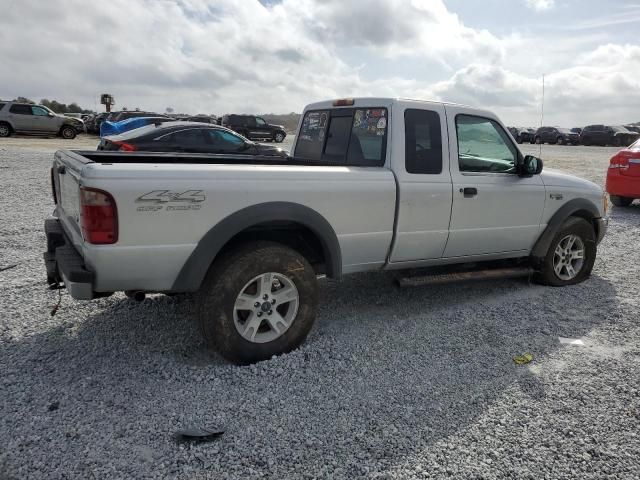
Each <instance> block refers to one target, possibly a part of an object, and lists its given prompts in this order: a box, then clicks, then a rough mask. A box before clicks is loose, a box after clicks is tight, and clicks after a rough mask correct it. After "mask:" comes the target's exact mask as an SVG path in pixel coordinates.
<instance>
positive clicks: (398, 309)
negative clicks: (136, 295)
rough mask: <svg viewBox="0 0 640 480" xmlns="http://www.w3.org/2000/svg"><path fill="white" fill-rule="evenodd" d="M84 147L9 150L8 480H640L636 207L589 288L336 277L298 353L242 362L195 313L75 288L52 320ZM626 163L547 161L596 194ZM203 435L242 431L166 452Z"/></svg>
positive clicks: (25, 143)
mask: <svg viewBox="0 0 640 480" xmlns="http://www.w3.org/2000/svg"><path fill="white" fill-rule="evenodd" d="M83 142H85V143H87V145H84V144H83ZM89 144H90V141H89V140H88V139H87V138H86V137H85V138H83V137H80V139H79V140H78V141H77V143H73V141H71V142H70V141H66V142H65V141H62V140H40V139H38V140H37V141H36V140H32V139H9V140H5V139H0V182H1V185H2V188H1V189H0V205H1V206H2V209H1V210H0V212H1V213H0V269H2V268H4V267H7V266H11V265H14V264H16V265H17V266H16V267H14V268H11V269H9V270H4V271H0V280H2V285H3V290H2V293H1V294H0V312H2V320H1V322H0V397H1V400H2V401H1V402H0V478H2V479H5V478H11V479H23V478H34V479H44V478H47V479H63V478H73V479H76V478H78V479H88V478H100V479H102V478H104V479H112V478H184V479H193V478H213V479H225V478H229V479H231V478H234V479H235V478H242V479H247V478H274V479H283V478H336V479H340V478H345V479H353V478H393V479H409V478H443V477H451V478H464V479H468V478H484V479H493V478H531V479H542V478H550V479H551V478H553V479H556V478H581V479H602V478H629V479H631V478H640V431H639V428H638V426H639V425H640V374H639V373H638V372H640V328H639V321H640V320H639V319H640V299H639V297H638V293H639V291H640V278H639V275H638V265H639V264H640V205H637V204H636V205H634V206H633V207H631V208H628V209H614V210H612V212H611V225H610V230H609V234H608V235H607V237H606V238H605V240H604V242H603V244H602V245H601V247H600V249H599V258H598V260H597V262H596V266H595V269H594V275H593V277H592V278H591V279H590V280H589V281H587V282H585V283H583V284H581V285H577V286H574V287H567V288H562V289H554V288H549V287H541V286H538V285H530V284H528V282H527V281H513V280H504V281H493V282H485V283H475V284H459V285H449V286H443V287H424V288H416V289H409V290H399V289H397V288H395V287H394V286H393V283H392V278H391V276H390V275H386V274H366V275H357V276H351V277H347V278H346V279H345V280H344V281H343V282H342V283H339V284H338V283H333V282H324V283H323V284H322V287H321V296H322V303H321V309H320V312H319V316H318V320H317V323H316V325H315V328H314V330H313V331H312V333H311V335H310V336H309V338H308V340H307V342H306V344H305V345H304V346H303V347H302V348H300V349H299V350H298V351H296V352H293V353H291V354H288V355H284V356H281V357H278V358H276V359H273V360H271V361H267V362H263V363H260V364H258V365H253V366H249V367H236V366H232V365H229V364H226V363H225V362H223V361H222V360H221V359H220V358H218V357H217V356H215V355H212V354H210V353H208V352H207V351H206V350H205V348H204V344H203V341H202V340H201V338H200V336H199V333H198V330H197V327H196V324H195V322H194V320H192V318H191V317H190V315H189V311H190V309H191V304H190V302H189V300H188V299H185V298H180V297H175V298H170V297H165V296H161V295H158V296H153V297H150V298H147V299H146V300H145V301H144V302H142V303H140V304H138V303H134V302H133V301H130V300H127V299H126V298H125V297H124V296H123V295H122V294H117V295H114V296H112V297H110V298H107V299H101V300H95V301H92V302H84V303H81V302H75V301H73V300H72V299H70V298H69V297H68V296H66V294H64V293H63V299H62V306H61V308H60V310H59V311H58V313H57V315H56V316H54V317H51V316H50V314H49V311H50V309H51V307H52V306H53V305H54V304H55V302H56V300H57V293H55V292H50V291H48V290H47V289H46V285H45V274H44V266H43V263H42V259H41V252H42V251H43V250H44V235H43V233H42V221H43V219H44V218H45V217H46V216H47V215H48V214H50V212H51V210H52V201H51V194H50V189H49V185H48V168H49V165H50V161H51V157H52V152H53V150H54V149H55V148H58V147H60V146H61V145H63V146H64V148H68V147H69V146H74V147H75V146H80V145H83V147H86V146H88V145H89ZM523 150H525V151H526V152H527V153H537V150H538V147H537V146H529V145H525V146H524V147H523ZM614 151H615V149H610V148H598V147H568V146H553V147H551V146H544V147H543V153H542V157H543V158H544V159H545V161H546V163H545V164H546V165H547V166H549V167H556V168H560V169H563V170H568V171H570V172H573V173H576V174H578V175H581V176H583V177H586V178H589V179H591V180H593V181H596V182H598V183H601V184H602V182H603V178H604V174H605V172H606V166H607V163H608V158H609V157H610V156H611V154H612V153H613V152H614ZM558 336H563V337H571V338H582V339H583V340H584V343H585V345H584V346H564V345H560V344H559V341H558ZM524 352H531V353H532V354H533V356H534V357H535V359H534V361H533V362H532V363H531V364H529V365H522V366H517V365H515V364H514V362H513V360H512V358H513V356H515V355H518V354H522V353H524ZM190 425H205V426H207V425H208V426H222V427H223V428H224V429H225V430H226V433H225V434H224V435H223V436H222V437H220V438H219V439H218V440H216V441H214V442H212V443H201V444H188V443H178V442H176V441H175V440H174V439H173V438H172V435H173V433H174V432H175V431H176V430H178V429H180V428H183V427H186V426H190Z"/></svg>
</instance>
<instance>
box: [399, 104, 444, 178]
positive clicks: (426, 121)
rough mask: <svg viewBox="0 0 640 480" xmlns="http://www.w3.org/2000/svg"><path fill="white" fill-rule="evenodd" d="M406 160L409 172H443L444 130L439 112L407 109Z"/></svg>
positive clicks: (405, 119)
mask: <svg viewBox="0 0 640 480" xmlns="http://www.w3.org/2000/svg"><path fill="white" fill-rule="evenodd" d="M404 161H405V167H406V169H407V172H409V173H422V174H432V175H437V174H439V173H442V130H441V129H440V115H439V114H438V113H437V112H433V111H430V110H418V109H407V110H405V112H404Z"/></svg>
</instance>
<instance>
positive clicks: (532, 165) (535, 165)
mask: <svg viewBox="0 0 640 480" xmlns="http://www.w3.org/2000/svg"><path fill="white" fill-rule="evenodd" d="M541 172H542V160H541V159H539V158H538V157H534V156H533V155H527V156H525V157H524V159H523V160H522V163H521V165H520V172H519V173H520V175H522V176H531V175H538V174H540V173H541Z"/></svg>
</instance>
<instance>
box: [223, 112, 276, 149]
mask: <svg viewBox="0 0 640 480" xmlns="http://www.w3.org/2000/svg"><path fill="white" fill-rule="evenodd" d="M220 125H222V126H223V127H227V128H230V129H231V130H235V131H236V132H238V133H239V134H240V135H242V136H243V137H245V138H248V139H250V140H273V141H274V142H278V143H281V142H282V141H283V140H284V139H285V137H286V136H287V134H286V132H285V131H284V127H283V126H282V125H270V124H268V123H267V122H265V121H264V119H263V118H262V117H256V116H255V115H233V114H232V115H224V116H223V117H222V119H221V121H220Z"/></svg>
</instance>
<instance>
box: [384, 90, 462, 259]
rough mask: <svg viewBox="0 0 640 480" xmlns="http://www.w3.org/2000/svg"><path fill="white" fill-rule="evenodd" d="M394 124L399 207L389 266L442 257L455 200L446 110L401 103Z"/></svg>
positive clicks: (394, 150)
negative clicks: (390, 264) (452, 189)
mask: <svg viewBox="0 0 640 480" xmlns="http://www.w3.org/2000/svg"><path fill="white" fill-rule="evenodd" d="M392 124H393V129H392V133H393V138H392V152H393V158H392V162H393V163H392V167H393V170H394V173H395V174H396V178H397V182H398V193H397V199H398V203H397V218H396V233H395V240H394V244H393V249H392V251H391V256H390V262H391V263H400V262H409V261H420V260H429V259H437V258H441V257H442V254H443V252H444V248H445V245H446V243H447V236H448V233H449V218H450V215H451V195H452V193H451V174H450V172H449V161H448V159H449V144H448V143H449V142H448V136H447V121H446V116H445V109H444V106H442V105H440V104H430V103H425V102H410V101H406V102H398V103H397V104H396V106H394V110H393V118H392Z"/></svg>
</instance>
